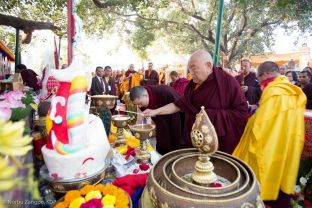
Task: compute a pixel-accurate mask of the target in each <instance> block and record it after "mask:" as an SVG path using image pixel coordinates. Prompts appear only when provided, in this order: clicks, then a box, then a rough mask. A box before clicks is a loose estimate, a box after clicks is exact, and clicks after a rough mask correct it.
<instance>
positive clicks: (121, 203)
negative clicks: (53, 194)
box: [55, 184, 129, 208]
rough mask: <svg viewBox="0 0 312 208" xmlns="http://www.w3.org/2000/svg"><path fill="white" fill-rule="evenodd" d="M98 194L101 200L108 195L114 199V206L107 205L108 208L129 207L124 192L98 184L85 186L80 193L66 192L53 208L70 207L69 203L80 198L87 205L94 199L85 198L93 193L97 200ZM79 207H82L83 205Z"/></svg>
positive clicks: (113, 186)
mask: <svg viewBox="0 0 312 208" xmlns="http://www.w3.org/2000/svg"><path fill="white" fill-rule="evenodd" d="M99 192H100V193H101V194H102V197H101V199H103V198H104V197H105V196H109V195H111V196H113V197H115V200H112V201H113V202H112V203H114V204H112V205H109V207H115V208H128V207H129V197H128V195H127V194H126V192H125V191H124V190H122V189H120V188H118V187H117V186H115V185H112V184H107V185H103V184H98V185H96V186H93V185H86V186H84V187H83V188H82V189H81V190H80V191H77V190H73V191H68V192H67V193H66V195H65V197H64V201H62V202H59V203H58V204H56V205H55V208H68V207H70V206H72V205H71V202H72V201H74V200H75V199H77V198H79V197H82V198H83V199H85V201H86V202H85V203H87V202H88V201H90V200H93V199H95V198H91V199H89V200H87V199H86V198H85V197H86V195H88V196H90V195H93V194H94V193H97V194H96V196H97V198H98V193H99ZM87 198H90V197H87ZM106 198H107V197H106ZM101 199H100V200H101ZM109 201H110V200H109ZM81 206H83V204H82V205H81ZM81 206H80V207H81Z"/></svg>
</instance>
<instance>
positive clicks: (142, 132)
mask: <svg viewBox="0 0 312 208" xmlns="http://www.w3.org/2000/svg"><path fill="white" fill-rule="evenodd" d="M130 129H131V131H132V132H133V133H134V136H135V137H136V138H137V139H139V140H140V148H139V150H138V154H137V163H139V164H141V163H150V160H151V154H150V153H149V152H148V150H147V144H146V141H147V139H149V138H151V137H152V135H153V130H154V129H155V125H152V124H136V125H133V126H130Z"/></svg>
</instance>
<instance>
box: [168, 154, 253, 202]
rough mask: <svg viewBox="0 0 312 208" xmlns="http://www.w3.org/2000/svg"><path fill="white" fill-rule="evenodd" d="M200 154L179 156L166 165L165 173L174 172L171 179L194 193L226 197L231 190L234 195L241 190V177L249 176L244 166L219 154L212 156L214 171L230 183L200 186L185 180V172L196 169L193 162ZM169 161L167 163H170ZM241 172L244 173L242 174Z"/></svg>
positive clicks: (191, 171) (189, 172)
mask: <svg viewBox="0 0 312 208" xmlns="http://www.w3.org/2000/svg"><path fill="white" fill-rule="evenodd" d="M198 156H199V154H196V153H195V154H192V155H189V156H184V157H178V158H177V159H175V160H174V161H173V162H171V163H170V164H169V165H168V166H166V165H165V166H164V169H163V170H166V171H165V172H164V174H166V175H167V173H168V172H171V173H172V174H171V177H170V181H172V182H173V183H174V184H177V185H178V186H179V187H181V188H182V189H184V190H185V189H187V190H189V191H193V192H194V194H196V193H199V195H200V196H210V197H226V196H227V195H229V192H230V194H231V195H233V192H235V191H236V192H238V191H240V189H239V188H240V187H243V186H242V181H241V177H244V178H247V177H248V174H247V172H246V171H245V172H244V171H243V170H242V169H243V168H242V166H240V165H239V164H238V163H236V164H235V163H234V162H231V161H230V160H226V159H224V158H223V157H220V156H217V155H215V156H212V157H211V162H212V163H213V164H214V172H215V173H216V174H217V175H218V176H221V177H222V178H226V179H227V180H228V181H229V182H230V184H229V185H225V186H222V187H209V186H200V185H197V184H195V183H191V182H190V181H187V180H185V179H184V178H183V176H185V174H191V173H193V172H194V171H195V169H194V165H193V164H195V162H196V161H197V158H198ZM168 162H169V161H168ZM168 162H167V163H166V164H168ZM240 170H241V171H240ZM241 172H242V173H243V174H241ZM244 181H246V180H244ZM247 181H249V180H247Z"/></svg>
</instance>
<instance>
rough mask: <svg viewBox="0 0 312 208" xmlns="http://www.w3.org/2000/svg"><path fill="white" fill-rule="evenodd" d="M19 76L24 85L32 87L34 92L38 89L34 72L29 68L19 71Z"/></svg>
mask: <svg viewBox="0 0 312 208" xmlns="http://www.w3.org/2000/svg"><path fill="white" fill-rule="evenodd" d="M21 76H22V79H23V82H24V84H25V85H26V86H28V87H31V88H33V89H34V91H35V92H36V91H38V90H40V87H39V84H38V79H37V76H38V75H37V74H36V72H34V71H33V70H31V69H24V70H22V71H21Z"/></svg>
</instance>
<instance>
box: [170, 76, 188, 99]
mask: <svg viewBox="0 0 312 208" xmlns="http://www.w3.org/2000/svg"><path fill="white" fill-rule="evenodd" d="M188 83H189V80H188V79H186V78H179V79H178V80H177V81H175V82H173V83H170V86H171V87H173V88H174V89H175V90H176V91H177V93H178V94H179V95H183V94H184V90H185V88H186V86H187V84H188Z"/></svg>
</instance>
